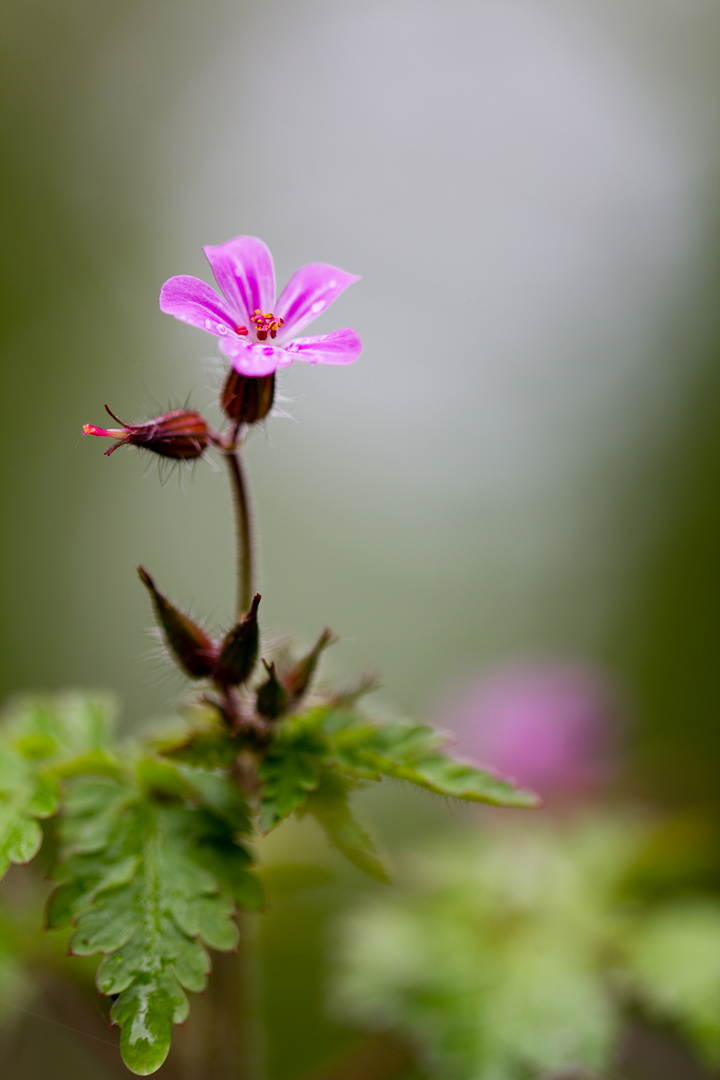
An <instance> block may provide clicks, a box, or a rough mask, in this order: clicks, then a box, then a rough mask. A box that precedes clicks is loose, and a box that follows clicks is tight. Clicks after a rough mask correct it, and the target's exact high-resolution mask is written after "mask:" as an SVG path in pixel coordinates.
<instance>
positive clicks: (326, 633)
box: [282, 626, 337, 701]
mask: <svg viewBox="0 0 720 1080" xmlns="http://www.w3.org/2000/svg"><path fill="white" fill-rule="evenodd" d="M336 641H337V638H336V637H335V635H334V634H333V632H332V630H328V628H327V626H326V627H325V629H324V630H323V632H322V634H321V635H320V637H319V638H318V640H317V642H316V643H315V645H314V646H313V647H312V649H311V650H310V652H309V653H308V654H307V656H305V657H303V659H302V660H299V661H298V662H297V664H294V665H293V667H291V668H290V670H289V671H287V672H286V673H285V674H284V675H283V677H282V682H283V686H284V687H285V689H286V690H287V692H288V694H289V695H290V697H291V698H292V699H293V701H299V700H300V698H302V697H303V695H304V694H305V693H306V692H307V689H308V687H309V686H310V683H311V681H312V678H313V676H314V674H315V669H316V668H317V665H318V660H319V659H320V654H321V653H322V651H323V650H324V649H326V648H327V647H328V645H332V644H334V642H336Z"/></svg>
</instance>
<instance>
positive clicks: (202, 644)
mask: <svg viewBox="0 0 720 1080" xmlns="http://www.w3.org/2000/svg"><path fill="white" fill-rule="evenodd" d="M138 574H139V576H140V580H141V581H142V583H143V585H144V586H145V587H146V589H147V590H148V592H149V593H150V596H151V597H152V603H153V608H154V609H155V615H156V617H157V621H158V622H159V623H160V627H161V629H162V631H163V634H164V637H165V641H166V642H167V645H168V648H169V649H170V652H171V653H172V654H173V657H174V659H175V660H176V661H177V663H178V665H179V666H180V667H181V668H182V670H183V671H184V672H185V674H186V675H189V676H190V678H191V679H204V678H207V676H209V675H212V673H213V671H214V670H215V664H216V662H217V648H216V646H215V644H214V643H213V642H212V641H211V639H210V638H209V637H208V635H207V634H206V633H205V631H204V630H203V629H202V628H201V627H199V626H198V625H197V623H195V622H193V620H192V619H190V618H189V617H188V616H187V615H183V613H182V612H181V611H178V609H177V608H176V607H174V606H173V604H171V603H170V601H169V600H168V599H167V597H165V596H163V594H162V593H161V592H158V590H157V589H156V588H155V582H154V581H153V579H152V578H151V577H150V575H149V574H148V572H147V570H145V569H144V567H142V566H138Z"/></svg>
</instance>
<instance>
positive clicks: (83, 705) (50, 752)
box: [5, 690, 117, 759]
mask: <svg viewBox="0 0 720 1080" xmlns="http://www.w3.org/2000/svg"><path fill="white" fill-rule="evenodd" d="M116 714H117V706H116V704H115V700H114V698H112V697H111V696H110V695H108V694H87V693H81V692H80V691H71V690H68V691H65V692H64V693H59V694H54V695H53V696H52V697H26V698H19V699H17V700H16V701H15V702H14V703H12V705H11V707H10V709H9V711H8V713H7V715H6V718H5V730H6V731H7V733H8V735H9V736H10V737H11V738H12V740H13V744H14V745H15V747H16V749H17V750H19V751H20V753H22V754H23V755H24V756H25V757H27V758H38V759H46V758H61V759H66V758H74V757H80V756H82V755H92V754H102V752H103V751H105V750H106V749H107V747H108V744H109V740H110V738H111V736H112V735H113V732H114V728H115V717H116Z"/></svg>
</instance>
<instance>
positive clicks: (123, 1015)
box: [47, 778, 250, 1076]
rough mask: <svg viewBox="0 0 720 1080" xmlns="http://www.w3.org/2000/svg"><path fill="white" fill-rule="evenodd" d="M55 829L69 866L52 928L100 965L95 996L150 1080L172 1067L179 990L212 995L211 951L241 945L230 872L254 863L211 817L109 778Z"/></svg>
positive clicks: (82, 785) (91, 781) (83, 795)
mask: <svg viewBox="0 0 720 1080" xmlns="http://www.w3.org/2000/svg"><path fill="white" fill-rule="evenodd" d="M60 831H61V840H62V844H63V854H64V861H63V862H62V863H61V864H60V866H59V868H58V870H57V875H56V876H57V877H58V878H59V879H60V882H61V883H60V885H59V887H58V888H57V890H56V891H55V893H54V894H53V896H52V897H51V900H50V903H49V905H48V912H47V922H48V925H49V926H60V925H63V924H66V923H67V922H69V921H72V922H74V924H75V930H74V933H73V935H72V937H71V941H70V947H71V951H72V952H73V953H75V954H76V955H81V956H89V955H92V954H95V953H102V954H103V955H104V959H103V961H102V963H101V965H100V968H99V970H98V979H97V981H98V988H99V989H100V991H101V992H102V993H103V994H108V995H112V996H114V997H115V998H116V1000H115V1003H114V1005H113V1008H112V1012H111V1017H112V1019H113V1021H114V1022H115V1023H118V1024H120V1025H121V1027H122V1038H121V1051H122V1055H123V1059H124V1061H125V1064H126V1065H127V1066H128V1068H129V1069H131V1070H132V1071H133V1072H135V1073H137V1074H138V1075H141V1076H144V1075H147V1074H149V1073H151V1072H154V1071H155V1070H156V1069H158V1068H159V1067H160V1065H161V1064H162V1062H163V1061H164V1060H165V1057H166V1056H167V1052H168V1050H169V1047H170V1038H171V1030H172V1025H173V1024H174V1023H179V1022H181V1021H182V1020H183V1019H184V1018H185V1016H186V1015H187V1010H188V1004H187V1000H186V998H185V993H184V991H185V990H195V991H198V990H202V989H203V987H204V985H205V981H206V976H207V973H208V971H209V967H210V961H209V957H208V954H207V952H206V949H205V947H204V946H210V947H212V948H215V949H221V950H227V949H232V948H233V947H234V946H235V944H236V940H237V928H236V926H235V923H234V920H233V914H234V908H235V904H234V898H233V896H234V894H233V892H232V891H231V890H229V889H228V888H227V884H228V881H229V880H232V871H231V869H230V868H231V867H234V870H235V872H236V873H237V874H239V875H240V876H241V877H242V876H245V875H246V876H248V877H249V876H250V875H249V871H248V869H247V867H248V863H249V861H250V860H249V855H248V853H247V851H246V850H245V849H244V848H243V847H241V846H240V845H238V844H237V843H236V841H235V839H234V836H235V834H234V831H233V829H232V828H231V826H230V825H229V824H227V822H223V821H222V820H221V819H220V818H219V817H216V816H214V815H213V814H211V813H209V812H208V811H207V810H205V809H204V808H202V807H197V806H190V805H187V804H182V803H178V802H173V801H171V800H170V799H168V798H166V799H165V801H163V802H158V801H156V799H155V798H153V796H152V795H149V794H147V793H146V791H144V790H143V789H142V788H138V787H135V786H124V785H121V784H119V783H116V782H114V781H112V780H109V779H104V778H86V779H81V780H78V781H75V782H74V783H73V785H72V786H71V788H70V792H69V796H68V799H67V803H66V807H65V810H64V813H63V815H62V818H61V829H60ZM208 852H213V855H212V856H210V857H209V858H207V855H208ZM209 865H212V866H213V868H214V869H216V870H217V871H218V872H217V873H213V872H212V871H211V870H210V869H209V868H208V866H209ZM240 891H241V890H240Z"/></svg>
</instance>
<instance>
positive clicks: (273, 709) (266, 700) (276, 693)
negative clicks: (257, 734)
mask: <svg viewBox="0 0 720 1080" xmlns="http://www.w3.org/2000/svg"><path fill="white" fill-rule="evenodd" d="M263 664H264V665H265V670H266V671H267V673H268V677H267V681H266V682H264V683H263V684H262V686H261V687H260V689H259V690H258V692H257V700H256V708H257V711H258V712H259V713H260V715H261V716H264V717H265V719H266V720H277V719H278V718H279V717H281V716H282V715H283V713H286V712H287V711H288V709H289V708H290V697H289V695H288V692H287V690H286V689H285V687H284V686H283V685H282V683H281V682H279V680H278V677H277V675H276V674H275V663H274V661H273V663H271V664H268V663H267V661H265V660H263Z"/></svg>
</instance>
